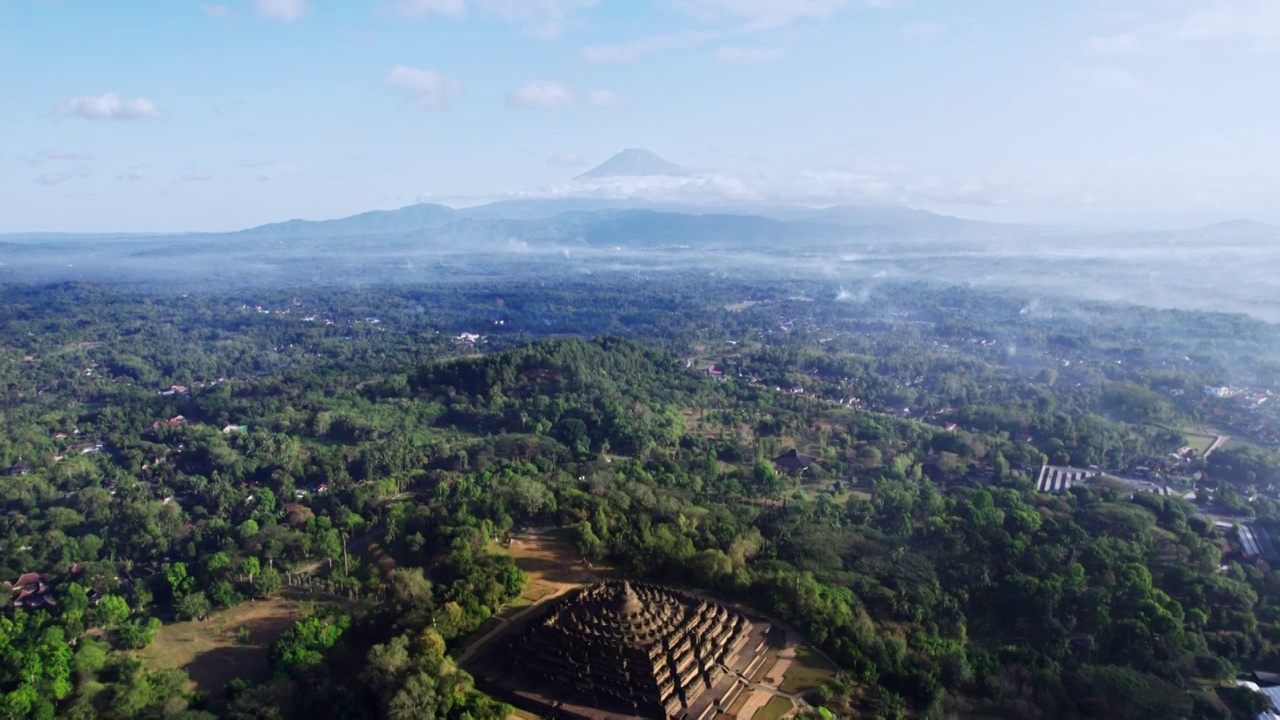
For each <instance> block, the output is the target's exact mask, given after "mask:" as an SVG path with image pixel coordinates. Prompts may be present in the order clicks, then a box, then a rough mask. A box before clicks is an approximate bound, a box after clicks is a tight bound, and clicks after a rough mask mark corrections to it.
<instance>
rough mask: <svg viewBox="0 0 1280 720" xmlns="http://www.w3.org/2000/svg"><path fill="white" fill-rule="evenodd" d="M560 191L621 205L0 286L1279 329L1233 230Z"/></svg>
mask: <svg viewBox="0 0 1280 720" xmlns="http://www.w3.org/2000/svg"><path fill="white" fill-rule="evenodd" d="M572 182H574V183H587V187H598V186H599V185H602V184H613V185H615V186H619V187H622V186H627V185H638V184H642V185H644V186H645V187H649V188H655V187H667V188H668V192H666V193H665V194H664V195H663V196H662V198H661V199H654V200H646V199H640V198H636V197H633V196H627V195H623V196H620V197H617V198H599V197H590V194H589V193H588V192H586V191H585V190H584V192H583V197H564V198H554V199H553V198H530V199H519V200H515V199H513V200H503V201H497V202H493V203H487V204H482V205H473V206H470V207H462V208H452V207H449V206H446V205H440V204H431V203H419V204H415V205H410V206H407V207H404V208H400V209H396V210H379V211H371V212H366V213H361V214H358V215H354V216H350V217H345V218H337V219H331V220H303V219H294V220H287V221H283V222H278V223H272V224H268V225H262V226H258V227H253V228H246V229H244V230H239V231H235V232H227V233H180V234H147V235H131V234H57V233H29V234H9V235H2V236H0V278H4V279H6V280H9V281H16V280H32V281H53V280H70V279H77V280H95V281H106V282H124V283H129V284H142V285H149V286H172V285H181V286H183V287H188V288H198V287H221V288H227V287H253V286H257V285H279V284H280V283H297V282H306V283H312V284H321V285H323V284H332V283H338V284H353V283H354V284H365V283H370V282H398V283H412V282H423V281H436V280H446V281H447V280H457V279H471V278H490V279H494V280H497V279H500V278H503V277H523V276H539V277H546V276H554V275H556V274H574V273H581V272H602V273H609V272H617V273H628V274H633V275H645V274H650V273H661V272H668V271H680V272H686V271H692V272H702V273H710V274H715V275H720V276H729V277H732V276H752V277H770V276H773V277H800V278H804V277H810V278H813V279H815V280H823V281H827V282H832V281H834V282H839V283H847V284H848V285H849V287H851V288H855V289H857V288H861V287H863V286H868V285H874V284H876V283H877V282H880V281H887V280H893V281H900V280H914V281H921V282H926V283H934V284H949V283H961V284H975V285H979V286H995V287H1013V288H1019V289H1021V290H1023V291H1026V292H1030V293H1031V294H1032V295H1033V296H1039V295H1046V296H1052V295H1062V296H1068V297H1082V298H1088V299H1096V300H1117V301H1122V302H1131V303H1138V304H1146V305H1152V306H1156V307H1174V308H1192V309H1203V310H1223V311H1229V312H1245V313H1249V314H1252V315H1255V316H1256V317H1259V318H1263V319H1267V320H1280V304H1277V301H1276V298H1277V297H1280V292H1278V291H1280V279H1278V278H1277V275H1276V273H1275V272H1274V268H1275V267H1277V266H1280V229H1277V228H1276V227H1274V226H1271V225H1267V224H1265V223H1261V222H1257V221H1251V220H1235V221H1227V222H1222V223H1217V224H1213V225H1209V226H1203V227H1197V228H1189V229H1185V230H1177V231H1145V232H1143V231H1132V230H1130V231H1105V230H1083V229H1080V228H1071V227H1052V226H1042V225H1030V224H1018V225H1015V224H1006V223H995V222H986V221H977V220H967V219H962V218H958V217H954V216H949V215H943V214H939V213H933V212H929V211H926V210H920V209H914V208H909V207H906V206H901V205H867V204H861V205H832V206H826V207H811V206H801V205H794V204H782V203H760V202H752V203H741V202H739V203H727V202H723V201H719V202H709V201H707V200H705V199H702V200H701V201H696V200H686V201H681V200H680V198H681V197H682V196H683V193H686V191H687V187H688V186H689V185H690V184H691V183H693V184H696V183H697V176H696V174H695V173H693V172H691V171H689V170H686V169H684V168H682V167H680V166H678V165H676V164H674V163H671V162H669V161H667V160H664V159H663V158H662V157H660V156H658V155H657V154H655V153H652V152H649V151H647V150H642V149H630V150H625V151H623V152H621V153H619V154H617V155H615V156H614V157H612V158H610V159H609V160H607V161H606V162H604V163H603V164H601V165H600V166H598V167H596V168H593V169H591V170H589V171H587V172H585V173H583V174H582V175H580V176H578V178H576V179H575V180H573V181H572Z"/></svg>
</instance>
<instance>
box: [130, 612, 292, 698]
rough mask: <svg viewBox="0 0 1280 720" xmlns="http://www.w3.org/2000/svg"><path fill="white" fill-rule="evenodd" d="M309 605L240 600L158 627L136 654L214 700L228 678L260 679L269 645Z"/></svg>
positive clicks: (263, 673)
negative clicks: (182, 675) (178, 673)
mask: <svg viewBox="0 0 1280 720" xmlns="http://www.w3.org/2000/svg"><path fill="white" fill-rule="evenodd" d="M313 606H314V603H312V602H310V601H306V600H298V599H294V598H288V597H284V596H281V595H277V596H275V597H271V598H268V599H266V600H250V601H246V602H244V603H241V604H240V605H237V606H236V607H233V608H231V609H229V610H220V611H218V612H215V613H213V614H211V615H210V616H209V618H208V619H206V620H204V621H202V622H200V621H189V622H180V623H172V624H168V625H164V626H163V627H161V628H160V629H159V630H157V631H156V639H155V642H153V643H152V644H151V645H150V646H148V647H147V648H146V649H145V650H141V651H139V652H138V655H139V657H140V658H141V659H142V660H143V661H144V662H145V663H146V664H147V667H149V668H151V669H153V670H161V669H164V668H181V669H183V670H185V671H186V673H187V675H188V676H189V677H190V678H191V682H192V685H194V686H195V689H197V690H199V691H201V692H205V693H208V694H209V695H210V696H211V697H218V696H219V695H220V693H221V691H222V688H224V687H226V685H227V683H228V682H230V681H231V680H232V679H233V678H237V677H242V678H245V679H246V680H252V679H254V678H256V677H259V676H262V675H265V674H266V671H267V651H268V649H270V647H271V643H273V642H275V639H276V638H278V637H280V634H281V633H283V632H284V631H285V630H287V629H288V628H289V627H290V626H291V625H293V623H294V622H295V621H297V620H298V619H300V618H302V617H304V616H305V615H306V614H307V612H308V611H309V609H310V608H311V607H313ZM241 628H245V630H244V631H242V630H241Z"/></svg>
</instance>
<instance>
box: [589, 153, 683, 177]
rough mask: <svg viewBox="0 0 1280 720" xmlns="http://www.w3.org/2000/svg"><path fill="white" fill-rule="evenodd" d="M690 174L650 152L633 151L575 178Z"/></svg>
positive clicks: (620, 154)
mask: <svg viewBox="0 0 1280 720" xmlns="http://www.w3.org/2000/svg"><path fill="white" fill-rule="evenodd" d="M688 174H689V171H687V170H685V169H684V168H682V167H680V166H679V165H676V164H675V163H673V162H667V161H666V160H663V159H662V158H660V157H658V156H657V155H655V154H653V153H651V152H649V151H648V150H639V149H632V150H623V151H622V152H620V153H618V154H617V155H614V156H613V157H611V158H609V159H608V160H605V161H604V162H603V163H600V164H599V165H597V166H596V167H594V168H592V169H591V170H588V171H587V172H584V173H582V174H581V175H579V176H578V177H576V178H574V180H585V179H587V178H612V177H643V176H648V175H668V176H672V177H685V176H687V175H688Z"/></svg>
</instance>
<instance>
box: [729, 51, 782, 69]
mask: <svg viewBox="0 0 1280 720" xmlns="http://www.w3.org/2000/svg"><path fill="white" fill-rule="evenodd" d="M784 55H786V53H785V52H784V51H783V49H782V48H774V47H750V48H743V47H722V48H720V49H718V50H716V58H718V59H719V60H720V61H721V62H726V63H729V64H731V65H757V64H760V63H767V62H773V61H774V60H780V59H782V57H783V56H784Z"/></svg>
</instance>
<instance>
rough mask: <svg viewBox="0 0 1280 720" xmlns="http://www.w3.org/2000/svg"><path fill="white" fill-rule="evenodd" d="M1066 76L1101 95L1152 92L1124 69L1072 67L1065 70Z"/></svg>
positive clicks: (1149, 87) (1145, 84)
mask: <svg viewBox="0 0 1280 720" xmlns="http://www.w3.org/2000/svg"><path fill="white" fill-rule="evenodd" d="M1067 76H1068V77H1073V78H1076V79H1079V80H1083V81H1085V82H1086V83H1088V84H1089V85H1090V86H1091V87H1092V88H1093V89H1094V90H1097V91H1098V92H1103V93H1122V94H1130V95H1134V94H1149V93H1151V92H1152V88H1151V86H1149V85H1147V83H1145V82H1143V81H1142V80H1140V79H1139V78H1138V77H1137V76H1135V75H1134V74H1133V73H1131V72H1129V71H1128V70H1125V69H1124V68H1117V67H1101V66H1084V67H1082V66H1072V67H1068V68H1067Z"/></svg>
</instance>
